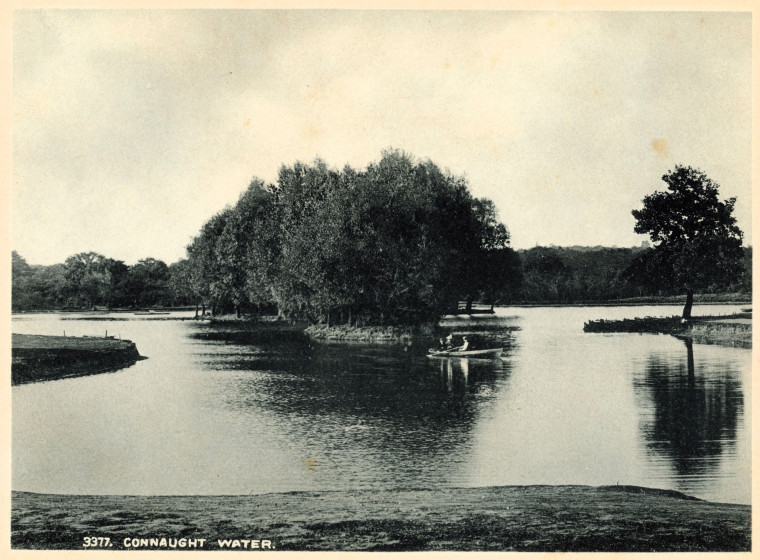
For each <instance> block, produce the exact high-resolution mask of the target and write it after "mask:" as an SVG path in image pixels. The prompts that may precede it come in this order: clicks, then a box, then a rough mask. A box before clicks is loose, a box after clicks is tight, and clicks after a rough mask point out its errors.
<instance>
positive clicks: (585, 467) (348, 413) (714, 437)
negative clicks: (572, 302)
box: [13, 306, 751, 503]
mask: <svg viewBox="0 0 760 560" xmlns="http://www.w3.org/2000/svg"><path fill="white" fill-rule="evenodd" d="M695 311H696V313H707V312H725V311H738V307H722V306H721V307H720V308H719V307H715V306H711V307H705V308H701V309H700V308H696V309H695ZM679 312H680V308H677V307H672V308H670V307H651V308H649V307H630V308H626V307H613V308H601V307H599V308H588V307H587V308H527V309H523V308H503V309H499V310H498V315H499V316H500V317H501V324H502V326H509V327H519V330H515V331H512V333H511V337H510V338H509V342H508V346H507V351H506V353H505V356H504V358H503V359H501V360H463V359H431V358H427V357H426V356H425V349H426V347H427V343H428V342H429V341H424V342H421V343H420V344H419V345H416V346H412V347H409V348H406V349H405V348H404V347H403V346H399V345H373V346H367V345H356V344H334V343H333V344H327V343H310V342H309V341H308V340H305V339H304V338H302V337H301V336H299V335H297V334H290V335H276V336H275V335H272V334H268V333H258V334H255V333H254V334H251V333H244V332H239V331H236V330H234V329H232V328H229V327H228V328H219V327H213V326H211V325H208V324H198V323H196V322H194V321H152V320H129V321H124V320H121V321H119V320H106V321H102V320H100V321H94V320H63V319H62V317H63V316H58V315H30V316H16V317H14V320H13V332H19V333H36V334H63V331H64V330H65V331H66V334H68V335H75V336H77V335H82V334H87V335H98V334H101V333H104V331H105V330H106V329H107V330H108V332H109V334H115V335H118V336H120V337H122V338H128V339H130V340H133V341H134V342H135V343H136V344H137V347H138V349H139V350H140V353H141V354H142V355H144V356H148V357H149V359H147V360H144V361H140V362H138V363H136V364H135V365H133V366H131V367H129V368H126V369H123V370H120V371H118V372H114V373H109V374H101V375H94V376H89V377H79V378H70V379H64V380H58V381H51V382H46V383H37V384H31V385H23V386H18V387H14V388H13V488H14V489H16V490H28V491H34V492H51V493H75V494H249V493H266V492H280V491H291V490H320V489H372V488H377V489H389V488H432V487H440V486H485V485H504V484H588V485H601V484H616V483H619V484H637V485H642V486H652V487H659V488H671V489H675V490H679V491H682V492H685V493H688V494H691V495H694V496H698V497H700V498H704V499H708V500H714V501H722V502H736V503H749V502H750V494H751V464H750V458H751V456H750V425H751V421H750V419H751V411H750V401H751V398H750V397H751V387H750V380H751V352H750V351H749V350H744V349H738V348H730V347H722V346H714V345H701V344H694V345H693V346H691V347H690V346H688V345H687V344H686V343H684V342H682V341H679V340H677V339H675V338H673V337H670V336H661V335H638V334H615V335H601V334H584V333H583V332H582V327H583V322H584V320H588V319H592V318H594V319H597V318H622V317H633V316H646V315H673V314H678V313H679ZM451 329H452V330H453V331H455V332H464V331H467V330H471V327H468V326H463V325H461V324H460V325H458V326H452V327H451ZM502 336H503V332H502Z"/></svg>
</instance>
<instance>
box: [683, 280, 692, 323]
mask: <svg viewBox="0 0 760 560" xmlns="http://www.w3.org/2000/svg"><path fill="white" fill-rule="evenodd" d="M693 304H694V290H692V289H691V288H689V289H688V290H686V305H684V306H683V314H682V315H681V317H682V318H683V319H686V320H687V321H688V320H689V319H691V306H692V305H693Z"/></svg>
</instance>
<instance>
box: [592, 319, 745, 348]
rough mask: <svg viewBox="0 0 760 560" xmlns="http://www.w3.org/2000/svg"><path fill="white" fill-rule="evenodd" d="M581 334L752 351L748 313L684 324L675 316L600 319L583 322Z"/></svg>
mask: <svg viewBox="0 0 760 560" xmlns="http://www.w3.org/2000/svg"><path fill="white" fill-rule="evenodd" d="M583 331H584V332H589V333H654V334H670V335H674V336H677V337H679V338H689V339H692V340H694V341H695V342H703V343H707V344H724V345H730V346H739V347H742V348H751V347H752V315H751V314H750V313H738V314H735V315H723V316H704V317H693V318H692V319H691V320H690V321H686V322H684V321H682V319H681V317H678V316H673V317H637V318H635V319H620V320H606V319H601V320H599V321H589V322H587V323H586V324H584V326H583Z"/></svg>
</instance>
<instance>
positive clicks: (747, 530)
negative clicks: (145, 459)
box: [11, 486, 751, 552]
mask: <svg viewBox="0 0 760 560" xmlns="http://www.w3.org/2000/svg"><path fill="white" fill-rule="evenodd" d="M11 507H12V520H11V545H12V547H13V548H28V549H81V548H83V543H84V537H86V536H92V535H97V536H99V537H107V538H109V539H110V544H111V547H110V549H111V550H123V549H125V548H134V547H135V546H138V547H140V548H143V549H151V548H153V549H157V548H162V547H166V548H171V544H170V543H171V542H172V540H173V542H174V545H175V546H177V547H179V546H180V543H181V540H180V539H183V538H184V539H196V547H197V543H198V542H199V541H198V539H205V543H204V545H203V550H218V549H219V548H220V546H219V542H218V541H219V539H231V540H234V539H238V540H241V539H246V540H249V541H250V540H259V541H263V540H269V541H271V543H272V546H273V548H274V549H276V550H336V551H337V550H346V551H357V550H364V551H382V550H388V551H420V550H452V551H455V550H468V551H476V550H500V551H510V550H512V551H632V552H633V551H636V552H655V551H657V552H665V551H749V550H750V535H751V515H750V506H746V505H732V504H717V503H711V502H704V501H700V500H697V499H695V498H691V497H689V496H686V495H684V494H681V493H678V492H674V491H668V490H655V489H648V488H640V487H634V486H603V487H588V486H503V487H488V488H453V489H439V490H398V491H363V492H349V491H334V492H291V493H286V494H266V495H260V496H189V497H167V496H163V497H140V496H62V495H51V494H31V493H26V492H13V494H12V501H11ZM151 538H153V539H157V540H155V541H153V544H154V545H158V546H152V545H151V543H150V541H147V540H146V541H144V544H143V541H140V539H151ZM161 538H165V539H167V540H166V541H165V542H164V544H163V545H161V544H160V540H159V539H161ZM125 539H128V540H127V541H126V543H125ZM134 539H138V540H137V541H135V540H134ZM187 542H188V541H187V540H186V541H185V545H186V548H187ZM239 544H240V547H241V548H242V547H243V544H242V542H241V543H239ZM248 546H250V542H249V545H248Z"/></svg>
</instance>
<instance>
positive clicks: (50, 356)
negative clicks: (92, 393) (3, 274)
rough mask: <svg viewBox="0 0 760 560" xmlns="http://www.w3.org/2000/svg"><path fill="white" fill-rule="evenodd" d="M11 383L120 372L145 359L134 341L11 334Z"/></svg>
mask: <svg viewBox="0 0 760 560" xmlns="http://www.w3.org/2000/svg"><path fill="white" fill-rule="evenodd" d="M11 356H12V358H11V385H23V384H26V383H37V382H41V381H52V380H55V379H63V378H66V377H80V376H84V375H94V374H97V373H105V372H110V371H116V370H119V369H122V368H125V367H127V366H131V365H132V364H134V363H135V362H137V361H138V360H143V359H145V358H144V357H143V356H141V355H140V353H139V352H138V351H137V346H136V345H135V343H134V342H132V341H131V340H117V339H114V338H106V337H103V338H99V337H97V338H96V337H74V336H46V335H29V334H16V333H13V334H12V335H11Z"/></svg>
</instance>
